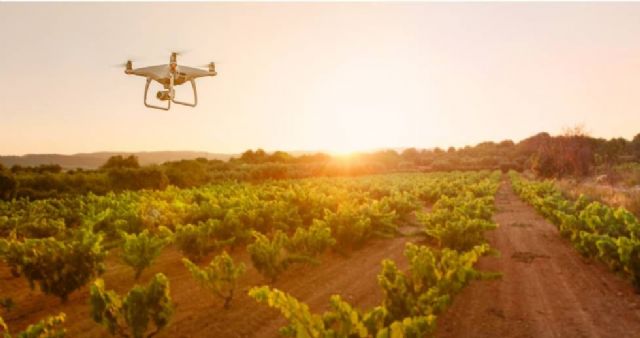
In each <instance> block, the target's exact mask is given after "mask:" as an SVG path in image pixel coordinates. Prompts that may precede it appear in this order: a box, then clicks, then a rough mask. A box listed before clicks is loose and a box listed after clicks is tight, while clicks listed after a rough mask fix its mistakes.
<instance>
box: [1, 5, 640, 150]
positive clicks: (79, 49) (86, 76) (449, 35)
mask: <svg viewBox="0 0 640 338" xmlns="http://www.w3.org/2000/svg"><path fill="white" fill-rule="evenodd" d="M639 18H640V3H628V4H614V3H601V4H580V3H564V4H553V3H535V4H527V3H510V4H504V3H502V4H501V3H489V4H480V3H472V4H462V3H445V4H437V3H422V4H397V3H396V4H394V3H385V4H382V3H378V4H367V3H357V4H337V3H333V4H331V3H327V4H311V3H298V4H291V3H289V4H282V3H280V4H266V3H262V4H240V3H217V4H216V3H208V4H207V3H192V4H163V3H153V4H150V3H148V4H144V3H139V4H126V3H113V4H104V3H103V4H92V3H85V4H82V3H66V4H43V3H39V4H16V3H12V4H8V3H0V46H1V47H0V73H1V74H2V75H1V79H2V80H1V81H0V154H5V155H6V154H24V153H76V152H91V151H100V150H119V151H140V150H203V151H211V152H240V151H243V150H245V149H248V148H257V147H262V148H264V149H267V150H275V149H284V150H330V151H350V150H362V149H371V148H379V147H405V146H416V147H433V146H441V147H446V146H451V145H453V146H461V145H465V144H474V143H477V142H480V141H485V140H495V141H499V140H502V139H507V138H511V139H514V140H516V141H517V140H520V139H522V138H524V137H527V136H530V135H532V134H534V133H536V132H539V131H548V132H551V133H558V132H560V131H561V130H562V128H563V127H568V126H572V125H575V124H578V123H581V124H584V125H585V126H586V127H587V129H588V130H589V131H591V133H592V134H593V135H594V136H600V137H607V138H609V137H613V136H623V137H626V138H630V137H632V136H633V135H635V134H636V133H638V132H640V109H639V108H640V19H639ZM172 49H186V50H189V51H190V52H189V53H187V54H186V55H184V56H182V57H181V58H180V59H179V60H178V61H179V63H180V62H183V63H184V64H185V65H198V64H204V63H207V62H208V61H217V62H218V66H217V68H218V69H217V70H218V73H219V76H217V77H215V78H204V79H201V80H199V81H198V82H197V84H198V94H199V105H198V107H196V108H188V107H182V106H178V107H173V108H172V109H171V110H170V111H168V112H166V111H159V110H152V109H147V108H145V107H144V106H143V102H142V94H143V91H144V82H145V80H144V79H143V78H141V77H134V76H126V75H125V74H124V73H123V69H118V68H113V67H111V65H113V64H117V63H121V62H124V61H125V60H126V59H127V58H134V60H138V62H134V67H139V66H147V65H154V64H160V63H167V61H168V57H169V52H170V51H171V50H172ZM184 89H188V87H185V88H184ZM154 94H155V91H153V92H151V95H154ZM180 94H189V92H188V91H184V90H180V91H178V95H180Z"/></svg>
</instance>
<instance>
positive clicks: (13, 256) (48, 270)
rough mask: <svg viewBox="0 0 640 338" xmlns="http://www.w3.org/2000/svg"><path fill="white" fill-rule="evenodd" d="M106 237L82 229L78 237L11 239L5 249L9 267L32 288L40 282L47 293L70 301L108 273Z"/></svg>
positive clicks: (40, 285)
mask: <svg viewBox="0 0 640 338" xmlns="http://www.w3.org/2000/svg"><path fill="white" fill-rule="evenodd" d="M101 242H102V235H98V234H94V233H93V232H91V231H89V230H85V229H83V230H80V231H79V232H78V233H77V234H76V235H75V237H74V238H72V239H70V240H66V241H58V240H56V239H54V238H51V237H49V238H43V239H26V240H24V241H23V242H20V241H17V240H11V241H9V242H5V243H6V247H5V248H4V249H3V251H5V252H4V258H5V261H6V262H7V264H8V265H9V267H10V268H11V269H12V270H13V271H16V272H17V273H19V274H21V275H23V276H24V277H25V278H27V280H28V281H29V285H30V286H31V288H33V287H34V285H35V284H36V283H37V284H38V286H39V287H40V290H42V292H44V293H46V294H52V295H55V296H57V297H59V298H60V299H61V300H62V302H66V300H67V298H68V296H69V294H70V293H71V292H73V291H74V290H76V289H78V288H80V287H82V286H83V285H85V284H86V283H88V282H89V280H91V279H92V278H94V277H95V276H96V275H98V274H101V273H102V271H103V270H104V264H103V261H104V257H105V255H106V253H105V251H103V249H102V246H101Z"/></svg>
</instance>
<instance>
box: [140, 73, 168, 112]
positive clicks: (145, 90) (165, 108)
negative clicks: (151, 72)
mask: <svg viewBox="0 0 640 338" xmlns="http://www.w3.org/2000/svg"><path fill="white" fill-rule="evenodd" d="M150 83H151V78H149V77H148V78H147V84H146V85H145V86H144V105H145V106H147V107H149V108H154V109H160V110H169V108H171V101H169V100H167V106H166V107H160V106H154V105H152V104H148V103H147V93H148V92H149V84H150Z"/></svg>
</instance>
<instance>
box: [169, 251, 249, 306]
mask: <svg viewBox="0 0 640 338" xmlns="http://www.w3.org/2000/svg"><path fill="white" fill-rule="evenodd" d="M182 263H184V265H185V267H187V269H188V270H189V272H191V275H192V276H193V278H194V279H195V280H196V281H197V282H198V283H199V284H200V286H202V287H203V288H204V289H207V290H209V291H210V292H211V293H213V294H214V295H215V296H217V297H219V298H221V299H222V300H224V308H225V309H228V308H229V307H230V305H231V300H232V299H233V293H234V291H235V289H236V285H237V280H238V278H239V277H240V276H241V275H242V274H244V272H245V271H246V268H245V265H244V264H242V263H240V264H238V265H236V264H234V262H233V259H232V258H231V256H229V254H227V252H226V251H223V252H222V254H220V255H218V256H216V257H214V258H213V259H212V260H211V263H209V266H207V267H205V268H200V267H198V266H197V265H195V264H193V263H192V262H191V261H190V260H188V259H187V258H183V259H182Z"/></svg>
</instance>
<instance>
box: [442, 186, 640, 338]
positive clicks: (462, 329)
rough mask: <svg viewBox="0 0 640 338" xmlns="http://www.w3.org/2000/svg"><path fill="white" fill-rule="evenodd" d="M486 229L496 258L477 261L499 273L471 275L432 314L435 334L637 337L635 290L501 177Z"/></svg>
mask: <svg viewBox="0 0 640 338" xmlns="http://www.w3.org/2000/svg"><path fill="white" fill-rule="evenodd" d="M496 206H497V212H496V215H495V216H494V220H495V221H496V222H497V223H498V224H499V228H498V229H497V230H495V231H492V232H491V233H488V236H487V237H488V238H489V242H490V243H491V245H492V246H493V247H495V248H496V249H498V250H499V251H500V252H501V256H500V257H486V258H482V259H481V260H480V262H479V264H478V268H479V269H480V270H484V271H499V272H502V273H503V277H502V279H499V280H495V281H479V282H473V283H472V284H471V285H469V286H468V287H467V288H466V289H464V290H463V291H462V292H461V293H460V294H459V295H458V296H457V297H456V298H455V299H454V303H453V305H452V307H451V308H449V310H448V311H447V312H446V313H444V314H443V315H442V316H441V317H440V318H439V320H438V326H439V328H438V332H437V336H438V337H443V338H444V337H492V338H495V337H617V338H622V337H640V296H638V295H637V294H635V292H634V290H633V288H632V287H631V285H630V283H629V282H628V281H626V280H624V279H622V278H620V277H618V276H616V275H614V274H613V273H611V272H610V271H609V270H608V269H607V268H606V267H604V266H602V265H601V264H599V263H594V262H592V261H590V260H587V259H584V258H582V257H581V256H580V255H579V254H578V253H577V251H575V249H573V248H572V247H571V244H570V243H569V242H568V241H567V240H564V239H562V238H561V237H560V235H559V234H558V231H557V230H556V228H555V226H553V225H552V224H550V223H549V222H547V221H546V220H544V219H543V218H542V217H541V216H539V215H538V214H537V213H536V211H535V210H534V209H533V208H532V207H530V206H529V205H527V204H525V203H524V202H522V201H521V200H520V199H519V198H518V197H517V196H516V195H515V193H514V192H513V190H512V189H511V186H510V185H509V183H507V182H503V184H502V186H501V187H500V190H499V192H498V194H497V196H496Z"/></svg>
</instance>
